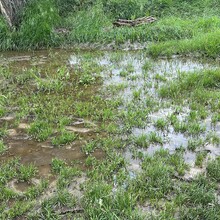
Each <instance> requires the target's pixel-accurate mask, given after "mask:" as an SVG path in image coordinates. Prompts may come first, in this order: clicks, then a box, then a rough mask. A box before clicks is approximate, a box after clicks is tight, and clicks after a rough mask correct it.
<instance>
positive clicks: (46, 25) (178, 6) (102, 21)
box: [0, 0, 220, 57]
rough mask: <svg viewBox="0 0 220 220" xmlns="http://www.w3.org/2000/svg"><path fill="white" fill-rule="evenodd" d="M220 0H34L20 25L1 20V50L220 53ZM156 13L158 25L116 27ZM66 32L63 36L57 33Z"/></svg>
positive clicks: (165, 53)
mask: <svg viewBox="0 0 220 220" xmlns="http://www.w3.org/2000/svg"><path fill="white" fill-rule="evenodd" d="M219 4H220V3H219V2H217V1H214V0H208V1H198V0H196V1H193V3H192V2H191V1H187V0H185V1H179V0H173V1H172V0H163V1H162V0H154V1H147V2H145V1H141V0H129V1H117V0H111V1H105V0H102V1H101V0H99V1H89V0H87V1H84V3H81V4H79V3H77V2H76V1H74V0H66V1H64V2H61V1H58V0H56V1H55V0H47V1H38V2H36V1H32V2H31V3H30V4H29V5H28V6H27V8H26V9H25V10H24V11H23V12H22V13H21V15H20V17H21V23H20V25H19V26H18V27H17V29H16V30H9V29H8V27H7V25H6V24H5V22H4V20H3V19H2V18H1V20H0V26H1V29H0V39H1V44H0V49H1V50H13V49H33V48H35V49H36V48H42V47H74V46H76V45H77V44H78V45H79V44H85V43H90V44H96V45H108V44H110V43H111V44H113V45H114V47H117V46H119V45H121V44H126V43H127V42H128V41H129V42H131V43H136V42H139V43H146V42H147V43H148V44H149V45H150V46H149V49H148V47H147V49H148V50H149V54H151V55H152V56H155V57H156V56H159V55H171V54H188V53H199V54H201V55H205V56H210V57H216V56H218V53H219V40H218V37H217V36H218V33H219V31H220V18H219V8H220V7H219ZM146 15H152V16H155V17H156V18H157V19H158V20H157V22H155V23H153V24H150V25H144V26H139V27H135V28H129V27H121V28H115V27H113V25H112V22H113V21H115V20H116V19H117V18H127V19H133V18H137V17H141V16H146ZM60 28H64V29H63V30H65V31H64V32H58V31H57V30H59V29H60Z"/></svg>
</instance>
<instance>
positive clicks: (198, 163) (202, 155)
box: [195, 152, 207, 167]
mask: <svg viewBox="0 0 220 220" xmlns="http://www.w3.org/2000/svg"><path fill="white" fill-rule="evenodd" d="M206 156H207V152H199V153H198V154H197V155H196V161H195V165H196V166H199V167H202V165H203V161H204V159H205V158H206Z"/></svg>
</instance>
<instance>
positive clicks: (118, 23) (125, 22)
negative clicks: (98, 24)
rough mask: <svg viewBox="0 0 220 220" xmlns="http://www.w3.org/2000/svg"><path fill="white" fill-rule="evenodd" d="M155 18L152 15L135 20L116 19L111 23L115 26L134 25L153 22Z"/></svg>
mask: <svg viewBox="0 0 220 220" xmlns="http://www.w3.org/2000/svg"><path fill="white" fill-rule="evenodd" d="M156 20H157V19H156V18H154V17H152V16H149V17H142V18H137V19H135V20H126V19H118V20H117V21H115V22H113V25H114V26H116V27H121V26H128V27H135V26H139V25H143V24H150V23H153V22H155V21H156Z"/></svg>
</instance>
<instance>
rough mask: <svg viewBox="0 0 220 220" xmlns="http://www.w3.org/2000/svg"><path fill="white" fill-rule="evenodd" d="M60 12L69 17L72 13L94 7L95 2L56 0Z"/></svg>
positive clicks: (87, 0)
mask: <svg viewBox="0 0 220 220" xmlns="http://www.w3.org/2000/svg"><path fill="white" fill-rule="evenodd" d="M55 2H56V5H57V7H58V10H59V14H60V15H62V16H67V15H68V13H70V12H76V11H79V10H82V9H87V8H88V7H89V6H91V5H93V4H94V2H95V1H92V0H83V1H80V0H55Z"/></svg>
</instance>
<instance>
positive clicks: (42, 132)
mask: <svg viewBox="0 0 220 220" xmlns="http://www.w3.org/2000/svg"><path fill="white" fill-rule="evenodd" d="M28 133H29V134H30V135H32V136H33V137H34V138H35V139H37V140H38V141H45V140H46V139H47V138H48V137H49V136H50V135H51V134H52V128H51V127H50V126H49V125H48V123H47V122H46V121H35V122H33V123H32V124H31V125H30V128H29V129H28Z"/></svg>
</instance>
